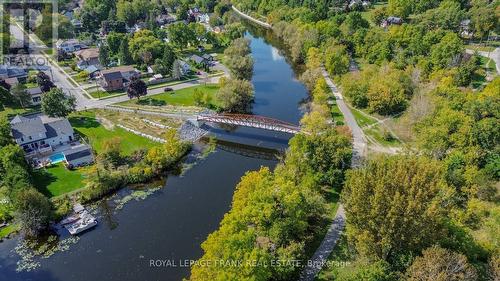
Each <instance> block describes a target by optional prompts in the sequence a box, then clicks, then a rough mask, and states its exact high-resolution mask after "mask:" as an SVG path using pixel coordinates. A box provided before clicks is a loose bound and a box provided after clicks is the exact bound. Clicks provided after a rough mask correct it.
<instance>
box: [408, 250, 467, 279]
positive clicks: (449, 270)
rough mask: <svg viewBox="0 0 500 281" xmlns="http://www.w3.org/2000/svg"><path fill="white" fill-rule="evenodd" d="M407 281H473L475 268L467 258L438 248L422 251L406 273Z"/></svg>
mask: <svg viewBox="0 0 500 281" xmlns="http://www.w3.org/2000/svg"><path fill="white" fill-rule="evenodd" d="M406 275H407V279H406V280H408V281H447V280H454V281H474V280H477V274H476V270H475V268H474V267H473V266H472V265H470V264H469V263H468V262H467V258H466V257H465V256H464V255H462V254H458V253H455V252H452V251H450V250H447V249H443V248H440V247H431V248H428V249H426V250H424V251H423V253H422V256H419V257H417V258H416V259H415V260H414V261H413V264H412V265H411V266H410V267H409V268H408V270H407V271H406Z"/></svg>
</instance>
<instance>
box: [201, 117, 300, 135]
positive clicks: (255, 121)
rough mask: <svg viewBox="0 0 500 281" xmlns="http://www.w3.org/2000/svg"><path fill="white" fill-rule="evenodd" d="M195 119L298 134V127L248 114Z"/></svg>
mask: <svg viewBox="0 0 500 281" xmlns="http://www.w3.org/2000/svg"><path fill="white" fill-rule="evenodd" d="M196 119H197V120H198V121H205V122H213V123H219V124H230V125H238V126H245V127H251V128H258V129H264V130H269V131H277V132H284V133H289V134H298V133H299V132H300V127H299V126H296V125H293V124H290V123H287V122H284V121H281V120H278V119H273V118H269V117H264V116H258V115H248V114H216V115H198V116H197V118H196Z"/></svg>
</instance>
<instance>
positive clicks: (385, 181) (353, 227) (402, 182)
mask: <svg viewBox="0 0 500 281" xmlns="http://www.w3.org/2000/svg"><path fill="white" fill-rule="evenodd" d="M449 194H450V193H449V189H448V187H447V185H446V182H445V180H444V171H443V167H442V165H441V164H440V163H439V162H437V161H433V160H430V159H428V158H424V157H416V156H391V157H387V156H383V157H382V156H381V157H376V158H373V159H371V160H369V161H368V163H366V165H365V166H364V167H363V168H361V169H357V170H352V171H349V172H348V173H347V180H346V183H345V185H344V190H343V191H342V201H343V202H344V203H345V210H346V215H347V221H348V224H347V234H348V237H349V239H350V240H352V241H353V242H354V244H355V246H356V249H357V251H358V252H359V253H361V254H362V255H364V256H366V257H368V258H371V259H382V260H386V261H389V262H391V261H392V262H393V261H396V260H398V259H399V258H400V257H401V256H403V255H407V254H411V253H419V252H420V251H421V250H422V249H424V248H425V247H426V246H429V245H432V244H433V243H436V242H437V240H438V239H439V238H440V237H441V236H442V235H443V229H444V228H443V217H444V215H445V213H446V211H447V210H446V209H449V208H450V207H451V206H448V207H445V206H446V205H445V204H447V200H448V199H449V198H448V197H447V196H448V195H449ZM448 204H449V203H448Z"/></svg>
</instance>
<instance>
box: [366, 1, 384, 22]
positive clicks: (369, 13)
mask: <svg viewBox="0 0 500 281" xmlns="http://www.w3.org/2000/svg"><path fill="white" fill-rule="evenodd" d="M384 6H387V1H380V2H377V3H375V4H374V5H372V6H371V7H370V8H368V9H367V10H366V11H363V12H361V16H362V17H363V18H364V19H365V20H367V21H368V22H370V24H372V25H375V23H374V22H373V18H372V14H373V11H374V10H375V9H378V8H381V7H384Z"/></svg>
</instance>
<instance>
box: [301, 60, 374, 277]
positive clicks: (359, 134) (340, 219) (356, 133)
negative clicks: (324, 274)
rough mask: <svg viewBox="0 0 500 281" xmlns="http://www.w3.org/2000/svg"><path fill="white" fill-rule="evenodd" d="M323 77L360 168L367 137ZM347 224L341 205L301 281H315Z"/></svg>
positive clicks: (333, 88) (353, 157)
mask: <svg viewBox="0 0 500 281" xmlns="http://www.w3.org/2000/svg"><path fill="white" fill-rule="evenodd" d="M322 74H323V77H324V78H325V80H326V83H327V84H328V87H329V88H330V89H331V91H332V93H333V95H334V96H335V99H336V101H337V106H338V107H339V109H340V111H341V112H342V114H343V115H344V120H345V122H346V124H347V126H349V128H350V129H351V132H352V137H353V155H352V163H351V165H352V167H359V166H360V165H361V163H362V160H363V158H364V157H365V156H366V150H367V142H366V136H365V134H364V133H363V130H361V128H360V127H359V126H358V123H356V119H354V116H353V115H352V112H351V110H350V109H349V107H348V106H347V104H346V103H345V102H344V97H343V96H342V94H341V93H340V91H339V90H338V88H337V86H335V84H334V83H333V81H332V80H331V79H330V76H329V75H328V72H327V71H326V70H325V69H324V68H323V69H322ZM345 223H346V217H345V212H344V207H343V206H342V204H340V205H339V207H338V209H337V213H336V214H335V218H334V219H333V221H332V224H331V225H330V228H329V229H328V232H327V233H326V235H325V238H323V241H322V242H321V245H320V246H319V247H318V249H316V252H315V253H314V255H313V256H312V258H311V260H310V261H309V262H308V263H307V266H306V267H305V268H304V270H303V271H302V273H301V274H300V278H299V281H313V280H314V279H315V277H316V275H317V274H318V273H319V272H320V271H321V269H322V268H323V266H324V265H325V263H326V261H327V260H328V257H329V256H330V254H331V253H332V251H333V248H335V245H336V244H337V241H338V239H339V238H340V235H341V234H342V231H343V230H344V227H345Z"/></svg>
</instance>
